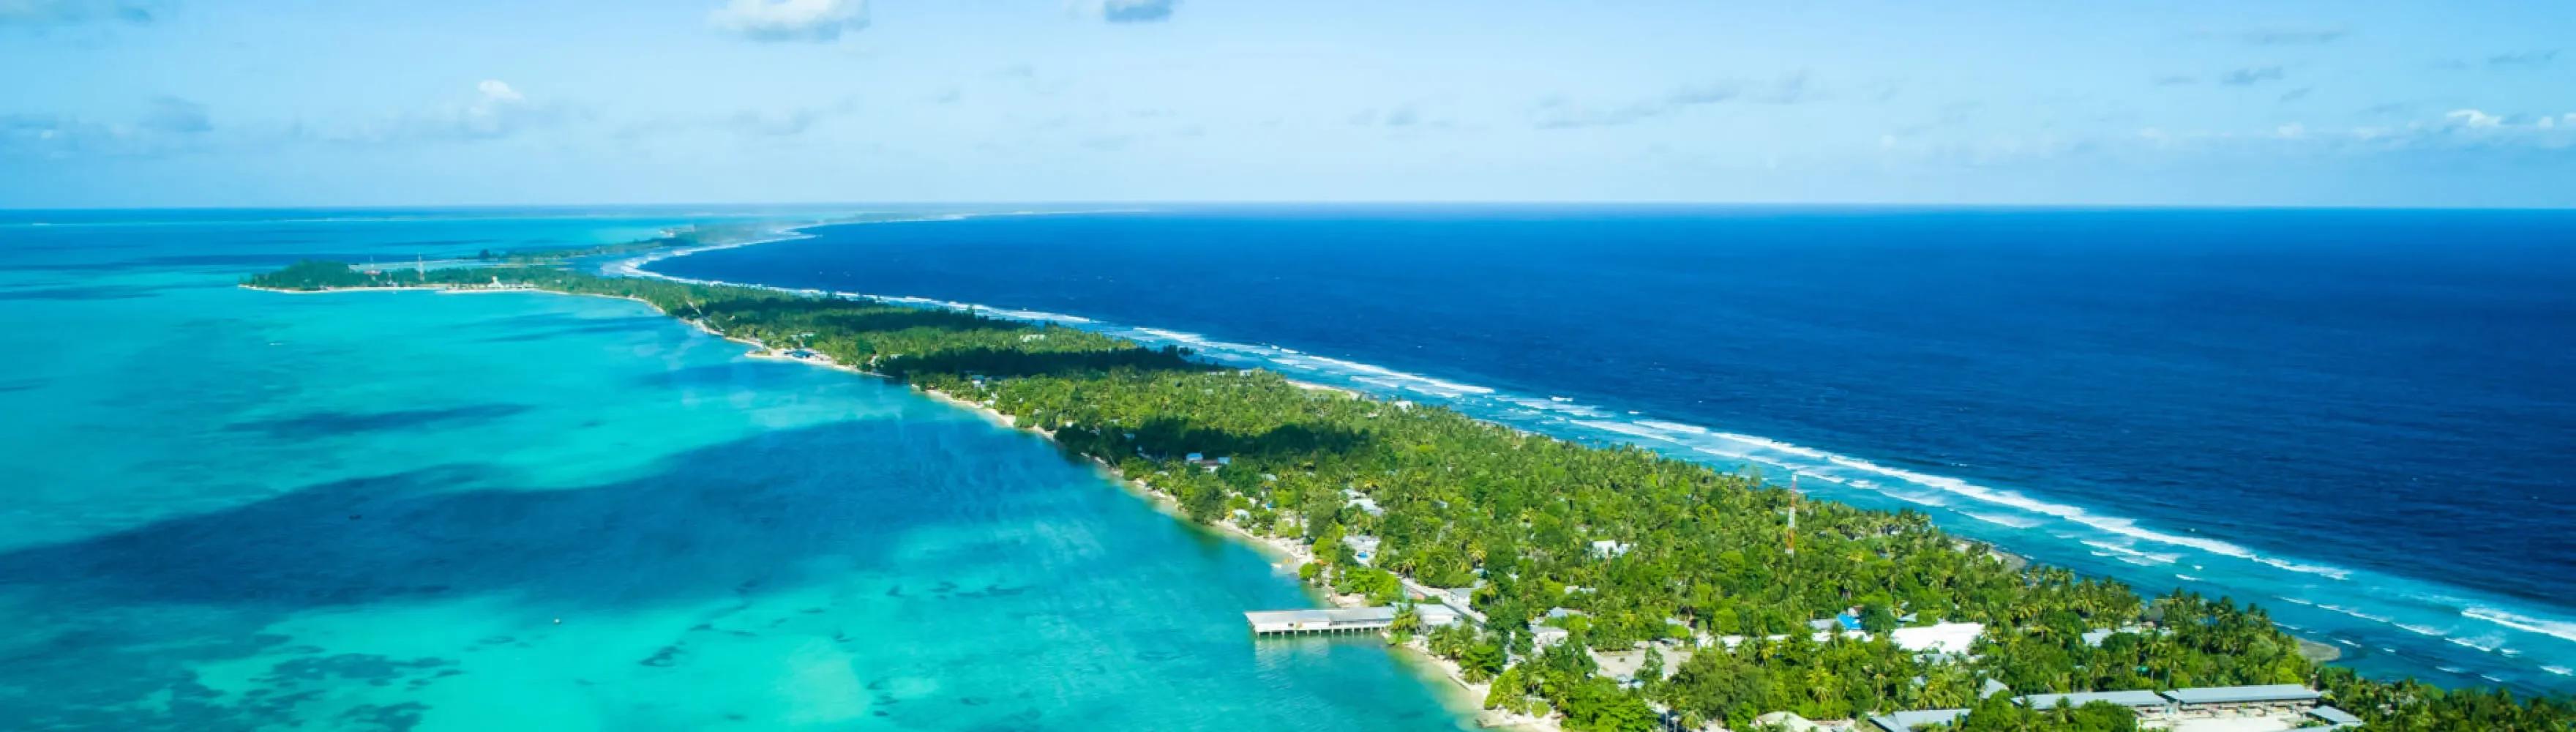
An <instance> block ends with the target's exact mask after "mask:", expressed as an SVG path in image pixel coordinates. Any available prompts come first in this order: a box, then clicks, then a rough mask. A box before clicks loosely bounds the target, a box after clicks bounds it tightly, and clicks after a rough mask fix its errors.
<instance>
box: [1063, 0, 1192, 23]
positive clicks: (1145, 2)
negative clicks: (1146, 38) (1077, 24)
mask: <svg viewBox="0 0 2576 732" xmlns="http://www.w3.org/2000/svg"><path fill="white" fill-rule="evenodd" d="M1179 4H1180V0H1073V1H1072V2H1069V3H1067V4H1066V7H1067V8H1070V9H1072V10H1073V12H1074V14H1076V15H1081V16H1084V17H1092V18H1099V19H1101V20H1105V21H1108V22H1111V23H1159V22H1162V21H1166V20H1171V19H1172V8H1173V6H1176V5H1179Z"/></svg>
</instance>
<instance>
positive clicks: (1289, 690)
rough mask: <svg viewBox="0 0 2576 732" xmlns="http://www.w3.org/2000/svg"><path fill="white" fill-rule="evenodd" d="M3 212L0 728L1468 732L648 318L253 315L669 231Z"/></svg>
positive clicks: (995, 450) (1019, 457) (520, 299)
mask: <svg viewBox="0 0 2576 732" xmlns="http://www.w3.org/2000/svg"><path fill="white" fill-rule="evenodd" d="M576 213H579V212H542V215H538V214H529V213H523V212H444V213H442V212H373V213H368V212H323V213H315V212H215V213H205V212H184V213H167V214H134V213H119V214H51V215H49V214H43V213H11V214H0V308H5V309H6V312H7V313H9V315H8V316H7V319H6V321H5V323H0V324H5V326H6V327H5V328H0V352H5V353H7V354H9V356H8V357H7V358H6V359H5V360H0V414H6V415H8V417H7V419H5V420H0V444H5V445H7V449H6V451H5V453H0V476H6V477H5V478H0V617H6V618H8V619H9V620H10V622H9V623H7V624H5V625H0V727H7V728H12V729H17V728H30V729H120V730H122V729H187V730H227V729H277V728H290V727H291V728H302V729H421V730H493V729H543V730H585V729H617V730H652V729H768V728H815V729H934V730H939V729H1086V730H1088V729H1118V730H1126V729H1229V730H1231V729H1245V730H1264V729H1276V730H1325V729H1334V730H1340V729H1360V730H1367V729H1448V728H1454V727H1456V726H1457V724H1458V722H1457V719H1458V714H1459V713H1460V712H1459V710H1458V708H1457V707H1456V700H1454V699H1445V698H1443V697H1444V695H1445V693H1446V692H1445V689H1444V685H1445V683H1446V682H1445V681H1440V680H1437V679H1429V678H1425V677H1424V676H1423V675H1421V672H1420V671H1419V670H1418V669H1417V668H1415V667H1413V666H1411V665H1409V664H1406V663H1403V662H1402V661H1401V660H1400V659H1398V658H1396V657H1395V656H1394V655H1393V654H1391V653H1389V652H1388V651H1387V650H1386V649H1384V648H1383V647H1381V646H1379V645H1377V644H1374V643H1372V642H1369V641H1364V640H1361V641H1354V640H1340V641H1332V640H1301V641H1283V642H1273V641H1268V640H1264V641H1261V642H1258V643H1256V642H1254V641H1253V640H1252V639H1251V638H1250V637H1249V636H1248V634H1247V633H1246V632H1245V630H1244V628H1243V625H1242V619H1241V616H1240V615H1239V613H1241V612H1242V611H1245V610H1251V609H1262V608H1279V607H1297V606H1308V605H1312V604H1313V602H1314V601H1313V600H1312V599H1311V598H1310V597H1309V596H1307V595H1306V594H1304V593H1303V591H1301V590H1300V589H1299V587H1298V586H1297V584H1296V583H1295V581H1294V579H1293V578H1291V577H1288V576H1285V575H1284V574H1283V573H1282V572H1281V570H1280V569H1278V568H1276V567H1273V566H1272V565H1271V564H1270V563H1269V561H1268V560H1267V559H1265V558H1264V557H1262V556H1260V555H1259V554H1257V553H1255V552H1253V551H1251V550H1250V549H1247V548H1245V547H1243V546H1241V545H1239V544H1236V543H1233V542H1229V541H1226V540H1224V539H1222V538H1220V537H1216V536H1212V535H1209V534H1207V533H1205V532H1202V531H1199V530H1196V529H1193V528H1191V527H1189V526H1187V525H1185V524H1183V523H1181V522H1178V521H1175V520H1173V519H1171V518H1169V517H1167V516H1165V515H1163V514H1160V513H1158V512H1156V511H1154V510H1153V509H1152V508H1151V507H1149V506H1148V505H1147V504H1146V503H1144V502H1143V501H1140V500H1138V499H1137V498H1135V497H1134V496H1132V495H1130V494H1128V493H1127V492H1125V491H1123V490H1121V489H1119V488H1118V487H1116V486H1115V485H1113V484H1111V483H1110V482H1108V481H1107V480H1105V479H1104V478H1103V477H1102V476H1101V475H1099V474H1097V473H1095V472H1093V471H1091V470H1088V469H1086V468H1085V467H1084V466H1081V465H1077V464H1074V463H1071V462H1068V461H1067V460H1066V459H1064V458H1063V457H1061V456H1060V455H1059V454H1058V453H1057V452H1056V451H1055V450H1054V449H1053V448H1052V447H1050V446H1049V445H1048V444H1046V443H1045V442H1044V441H1042V440H1040V439H1038V438H1036V437H1034V436H1031V435H1028V434H1025V433H1020V432H1016V431H1012V430H1007V429H1003V428H1001V427H998V426H995V425H993V424H991V423H989V422H987V421H985V420H983V419H981V418H979V417H977V416H976V415H973V414H971V413H967V412H963V411H960V410H957V409H954V408H950V407H946V406H943V405H940V404H938V403H935V402H932V401H930V400H927V399H925V398H922V397H920V396H917V395H915V394H912V393H910V392H908V391H906V390H903V389H900V388H895V387H890V386H887V385H885V384H882V383H879V382H876V381H874V380H871V379H866V378H861V377H856V376H851V375H848V374H843V373H838V372H832V371H826V370H822V369H815V368H810V367H804V366H799V365H794V364H787V363H778V362H770V361H761V360H755V359H749V358H746V357H745V356H744V349H743V348H742V347H741V346H739V345H737V344H733V343H730V342H726V341H723V340H721V339H717V338H714V337H711V336H708V335H705V334H703V333H699V332H697V331H695V330H692V329H690V328H688V327H686V326H683V325H681V324H678V323H676V322H674V321H671V320H669V319H667V318H663V317H661V316H659V315H657V314H655V313H654V312H652V311H651V310H650V309H649V308H646V307H645V306H643V305H641V304H637V303H632V302H626V301H618V300H606V299H595V298H575V297H564V296H554V295H544V294H532V293H511V294H475V295H441V294H432V293H421V292H410V293H351V294H330V295H284V294H272V293H260V292H253V291H248V290H242V289H239V288H236V287H233V283H234V282H235V281H236V279H237V278H238V277H240V276H242V275H243V274H246V273H249V272H252V271H257V270H260V269H264V268H266V267H270V266H274V265H276V264H281V263H285V262H288V261H292V260H294V259H296V258H299V257H302V256H308V255H327V256H335V257H340V258H359V257H379V258H382V259H385V260H408V259H410V258H411V257H413V256H415V255H421V256H429V257H437V256H441V255H454V254H460V253H471V252H474V251H477V250H479V249H483V248H494V249H509V248H531V247H539V246H560V245H564V244H568V243H580V242H591V241H620V240H627V239H632V238H635V237H638V236H643V235H646V234H649V233H651V232H652V231H653V230H655V229H657V228H659V227H661V226H666V225H670V224H673V223H681V222H685V221H692V220H700V221H703V220H714V219H725V218H743V217H751V216H773V217H774V216H777V215H778V212H774V211H763V212H748V213H738V214H736V213H725V212H718V213H716V214H706V213H689V212H671V211H648V212H615V213H611V214H589V213H579V215H575V214H576Z"/></svg>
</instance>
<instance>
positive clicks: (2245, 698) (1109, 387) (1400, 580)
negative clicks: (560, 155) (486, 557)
mask: <svg viewBox="0 0 2576 732" xmlns="http://www.w3.org/2000/svg"><path fill="white" fill-rule="evenodd" d="M688 243H691V242H690V241H689V240H688V239H687V237H685V236H681V237H674V238H670V239H663V240H656V241H654V242H649V243H643V244H639V245H636V246H631V247H623V248H619V249H617V250H616V251H617V252H619V253H626V252H641V251H648V250H652V249H655V248H673V247H679V246H683V245H685V244H688ZM600 253H601V252H600V251H597V250H582V251H568V252H541V253H534V254H512V255H507V256H497V257H496V256H490V255H487V256H485V257H482V258H478V260H477V261H476V262H474V263H472V264H471V265H470V266H442V267H438V268H430V267H428V266H426V265H425V264H423V265H420V266H387V267H384V268H381V269H374V270H370V269H364V268H352V267H351V266H350V265H348V264H345V263H336V262H302V263H298V264H295V265H293V266H289V267H286V268H284V269H282V270H279V271H277V272H273V273H269V274H263V275H259V276H255V277H252V278H250V279H249V280H247V281H246V282H244V283H243V284H244V285H245V286H248V287H254V288H260V289H267V290H280V291H293V292H314V291H333V290H381V289H388V288H413V289H437V290H447V291H473V290H536V291H543V292H552V293H564V294H576V295H597V296H605V297H620V298H628V299H634V300H638V301H641V302H644V303H647V304H650V305H652V306H653V307H655V308H657V309H659V310H661V311H662V312H663V313H666V314H669V315H671V316H673V317H676V318H679V319H682V320H684V321H686V322H688V323H690V324H693V325H695V326H697V327H700V328H703V329H705V330H707V331H709V332H711V333H715V334H718V335H721V336H724V337H727V338H732V339H735V340H739V341H742V342H744V343H747V344H750V345H752V346H753V347H754V348H756V349H759V351H760V352H762V353H763V354H764V355H770V356H775V357H781V358H792V359H799V360H804V361H809V362H813V363H817V364H824V365H833V366H837V367H841V368H847V369H850V370H854V371H860V372H863V373H866V374H869V375H873V376H877V377H880V378H884V379H888V380H891V381H894V382H897V383H902V384H906V385H909V386H911V387H914V388H916V389H919V390H921V391H923V392H926V393H928V394H930V395H933V396H935V397H938V398H941V399H943V400H947V401H951V402H955V403H959V404H961V405H964V406H968V407H971V408H977V409H984V410H988V411H990V412H992V413H994V414H995V415H998V416H999V417H1000V418H1001V419H1005V420H1008V421H1010V422H1011V423H1013V424H1015V425H1016V426H1018V427H1021V428H1024V429H1030V430H1034V431H1038V432H1041V433H1043V434H1045V435H1047V436H1048V438H1049V439H1051V440H1053V442H1054V444H1056V445H1057V446H1058V447H1059V448H1060V449H1061V450H1062V451H1063V452H1064V453H1065V454H1067V455H1068V456H1070V457H1072V458H1075V459H1084V460H1090V461H1093V462H1096V463H1097V464H1099V465H1100V466H1101V467H1102V468H1103V469H1104V470H1106V471H1108V472H1109V473H1111V474H1112V475H1114V476H1116V477H1119V478H1122V479H1124V480H1126V481H1128V482H1129V483H1131V484H1132V485H1135V486H1138V487H1139V488H1140V489H1142V490H1145V491H1148V492H1149V493H1150V494H1151V495H1153V496H1156V497H1158V499H1160V500H1162V501H1164V502H1166V503H1168V504H1169V505H1170V506H1171V507H1173V509H1174V510H1175V512H1176V513H1178V514H1180V515H1182V516H1185V517H1187V518H1188V519H1189V520H1191V521H1195V522H1198V523H1201V524H1206V525H1209V526H1212V527H1216V528H1218V529H1221V530H1224V531H1227V532H1230V533H1233V534H1237V535H1240V536H1242V537H1244V538H1246V539H1248V540H1251V541H1254V542H1257V543H1260V544H1263V545H1265V546H1267V547H1270V548H1272V549H1274V550H1276V551H1278V552H1281V553H1284V554H1285V555H1287V556H1291V557H1294V558H1295V559H1294V560H1292V561H1294V562H1295V563H1296V564H1297V565H1298V566H1297V568H1296V572H1297V575H1298V576H1299V577H1300V578H1302V579H1304V580H1305V581H1307V582H1309V583H1311V584H1313V585H1315V586H1317V587H1319V588H1322V589H1323V590H1325V591H1326V592H1327V593H1328V595H1329V596H1331V597H1333V598H1334V599H1335V601H1336V603H1337V604H1342V605H1346V606H1353V607H1360V608H1365V609H1367V610H1358V611H1352V612H1351V613H1350V614H1349V615H1348V616H1347V617H1351V618H1354V619H1356V620H1357V621H1358V622H1359V626H1360V627H1365V628H1368V629H1369V632H1379V633H1383V634H1385V635H1386V636H1388V638H1389V639H1390V641H1391V642H1395V643H1399V644H1403V645H1407V646H1410V647H1412V648H1415V649H1418V650H1420V651H1422V652H1424V653H1426V654H1427V655H1428V656H1429V657H1431V658H1434V659H1436V662H1437V663H1438V664H1439V665H1440V666H1441V667H1442V668H1444V669H1445V670H1447V671H1448V672H1449V674H1450V675H1451V676H1452V677H1453V678H1455V679H1457V680H1458V682H1459V683H1460V684H1462V685H1465V686H1467V687H1468V688H1469V689H1470V690H1472V693H1474V694H1477V695H1479V696H1480V698H1481V699H1482V704H1483V706H1484V707H1485V708H1486V709H1487V710H1489V711H1488V712H1487V713H1486V715H1484V721H1486V722H1487V723H1491V724H1527V725H1535V726H1540V727H1561V728H1565V729H1576V730H1604V731H1617V732H1645V731H1647V730H1657V729H1683V730H1703V729H1721V728H1722V729H1727V730H1738V731H1742V730H1755V729H1786V730H1803V729H1816V728H1818V727H1816V726H1814V725H1815V723H1814V722H1811V721H1809V720H1822V721H1825V722H1826V723H1828V725H1829V726H1827V727H1824V728H1827V729H1845V728H1848V729H1858V730H1864V731H1867V732H1877V731H1879V730H1886V731H1887V732H1903V731H1905V730H1929V729H1955V730H2085V731H2093V730H2135V729H2177V730H2193V729H2226V730H2261V729H2292V728H2309V727H2313V728H2336V727H2351V726H2353V725H2360V728H2362V729H2368V730H2374V731H2379V730H2388V731H2397V730H2424V731H2428V732H2429V731H2435V730H2443V731H2448V730H2535V731H2536V730H2558V731H2562V732H2563V731H2566V730H2576V704H2571V703H2570V702H2569V701H2568V700H2566V699H2563V698H2541V699H2528V700H2524V699H2516V698H2515V697H2514V695H2513V694H2512V693H2510V692H2508V691H2502V690H2494V689H2443V688H2440V687H2436V686H2433V685H2430V684H2425V683H2421V682H2417V681H2414V680H2411V679H2410V680H2402V681H2384V680H2378V679H2364V678H2361V677H2359V676H2358V675H2356V674H2355V673H2353V672H2352V671H2350V670H2349V669H2344V668H2340V667H2335V666H2330V665H2325V664H2323V663H2321V662H2319V661H2318V660H2316V659H2313V658H2310V657H2309V655H2308V654H2302V652H2301V650H2302V645H2301V642H2300V641H2299V640H2298V639H2295V638H2293V637H2292V636H2290V635H2289V634H2288V633H2286V632H2284V631H2283V630H2282V629H2280V628H2279V627H2278V626H2276V625H2274V624H2273V623H2272V621H2271V620H2270V618H2269V617H2268V616H2267V615H2266V614H2265V613H2264V612H2263V611H2262V610H2261V609H2259V608H2256V607H2253V606H2251V605H2241V604H2238V603H2236V602H2233V601H2231V600H2229V599H2226V598H2216V599H2213V598H2208V597H2202V596H2199V595H2196V594H2191V593H2185V592H2179V591H2177V592H2175V593H2173V594H2167V595H2163V596H2159V597H2152V598H2149V597H2142V596H2140V595H2139V594H2138V593H2137V592H2136V591H2134V590H2132V589H2131V588H2129V587H2127V586H2125V585H2122V584H2120V583H2117V582H2113V581H2108V580H2102V579H2092V578H2084V577H2078V576H2075V575H2074V574H2073V573H2071V572H2069V571H2067V570H2063V569H2059V568H2053V567H2046V566H2029V565H2026V563H2023V562H2020V561H2018V560H2017V559H2016V560H2010V561H2008V559H2009V558H2008V557H2007V556H2005V555H2002V554H2000V553H1998V552H1996V551H1994V550H1993V549H1992V548H1991V547H1987V546H1985V545H1982V544H1979V543H1975V542H1970V541H1966V540H1962V539H1959V538H1955V537H1952V536H1949V535H1947V534H1945V533H1944V532H1942V531H1941V530H1940V529H1938V528H1936V527H1934V526H1932V525H1931V522H1930V520H1929V519H1928V518H1927V517H1925V516H1923V515H1922V514H1919V513H1915V512H1912V511H1905V512H1898V513H1887V512H1881V511H1869V510H1861V509H1857V508H1853V507H1849V506H1845V505H1841V504H1837V503H1832V502H1826V501H1814V500H1803V499H1802V498H1801V497H1800V496H1799V495H1798V494H1797V493H1796V492H1795V491H1793V490H1789V489H1785V488H1782V487H1780V486H1775V485H1769V484H1766V483H1764V482H1763V481H1762V480H1761V479H1760V478H1759V476H1755V475H1743V474H1734V473H1727V472H1722V471H1719V470H1716V469H1714V468H1711V467H1709V466H1705V465H1701V464H1697V463H1692V462H1687V461H1682V460H1677V459H1672V458H1667V457H1663V456H1660V455H1657V454H1655V453H1652V452H1649V451H1647V450H1643V449H1639V448H1633V447H1617V448H1602V447H1593V446H1586V445H1580V444H1576V443H1572V442H1567V441H1563V440H1558V439H1553V438H1549V437H1545V436H1540V435H1532V434H1528V433H1524V432H1519V431H1516V430H1512V429H1509V428H1506V427H1502V426H1499V425H1495V424H1491V423H1486V422H1481V421H1478V420H1475V419H1472V418H1470V417H1467V416H1465V415H1462V414H1459V413H1457V412H1453V411H1449V410H1446V409H1440V408H1436V407H1427V406H1419V405H1414V404H1409V403H1406V402H1402V401H1385V400H1379V399H1374V398H1369V397H1366V396H1362V395H1356V394H1351V393H1348V392H1343V391H1339V390H1332V389H1324V388H1320V387H1314V386H1311V385H1303V384H1299V383H1296V382H1293V381H1291V380H1289V379H1287V378H1285V377H1283V376H1281V375H1279V374H1277V373H1273V372H1269V371H1262V370H1241V369H1232V368H1222V367H1218V366H1214V365H1210V364H1207V363H1202V362H1200V361H1196V360H1193V358H1192V354H1191V353H1190V352H1189V351H1188V350H1186V349H1179V348H1161V349H1154V348H1146V347H1144V346H1141V345H1139V344H1137V343H1134V342H1131V341H1127V340H1124V339H1119V338H1115V337H1111V336H1107V335H1102V334H1099V333H1094V332H1090V331H1085V330H1080V329H1076V328H1069V327H1063V326H1058V325H1053V324H1030V323H1022V322H1016V321H1010V320H1003V319H997V318H990V317H985V316H982V315H978V314H975V313H972V312H959V311H952V310H932V309H921V308H914V307H908V306H900V305H894V304H889V303H884V302H878V301H874V300H869V299H865V298H848V297H830V296H818V295H816V294H813V293H793V292H786V291H781V290H776V289H769V288H758V287H745V286H732V285H706V284H692V283H683V282H676V281H670V280H662V279H650V278H638V277H612V276H602V275H597V274H590V273H588V272H587V271H584V270H583V269H581V268H577V267H573V266H570V260H571V257H573V256H577V255H596V254H600ZM1368 610H1374V611H1376V614H1370V613H1369V612H1368ZM1253 615H1254V616H1255V617H1248V618H1247V622H1248V623H1251V624H1253V625H1254V626H1255V629H1256V630H1261V629H1262V628H1263V627H1264V626H1263V625H1262V623H1263V622H1264V619H1265V618H1267V619H1269V620H1271V621H1273V622H1274V623H1286V625H1279V624H1274V625H1272V626H1269V631H1270V632H1282V631H1294V630H1296V629H1298V628H1304V627H1310V626H1305V625H1298V624H1297V623H1301V622H1303V621H1296V620H1293V619H1288V618H1282V617H1273V616H1265V615H1264V614H1261V613H1255V614H1253ZM1319 622H1322V623H1323V624H1322V625H1316V626H1311V627H1330V621H1329V619H1328V618H1327V619H1324V620H1319ZM2257 720H2261V721H2257ZM2211 725H2221V726H2211ZM2266 725H2269V726H2266Z"/></svg>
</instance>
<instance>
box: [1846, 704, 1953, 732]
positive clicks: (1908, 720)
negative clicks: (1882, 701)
mask: <svg viewBox="0 0 2576 732" xmlns="http://www.w3.org/2000/svg"><path fill="white" fill-rule="evenodd" d="M1965 716H1968V710H1965V709H1918V710H1915V711H1911V712H1892V713H1888V714H1879V715H1873V716H1871V717H1870V718H1869V723H1870V724H1874V725H1878V728H1879V729H1880V730H1883V731H1884V732H1914V728H1916V727H1925V726H1930V725H1935V724H1949V723H1951V722H1956V721H1959V718H1960V717H1965Z"/></svg>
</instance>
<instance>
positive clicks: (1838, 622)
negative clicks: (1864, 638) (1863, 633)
mask: <svg viewBox="0 0 2576 732" xmlns="http://www.w3.org/2000/svg"><path fill="white" fill-rule="evenodd" d="M1807 627H1808V628H1811V629H1814V630H1815V631H1816V632H1819V633H1831V632H1834V631H1837V630H1839V631H1842V632H1845V633H1858V632H1860V618H1859V617H1858V616H1854V615H1852V614H1850V613H1844V614H1841V615H1836V616H1833V617H1830V618H1824V619H1821V620H1810V621H1807Z"/></svg>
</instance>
